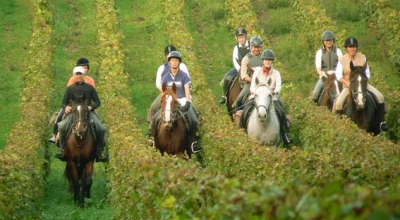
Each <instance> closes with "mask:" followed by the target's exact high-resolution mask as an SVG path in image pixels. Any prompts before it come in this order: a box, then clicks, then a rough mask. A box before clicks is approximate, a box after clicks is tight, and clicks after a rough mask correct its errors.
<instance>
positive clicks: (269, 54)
mask: <svg viewBox="0 0 400 220" xmlns="http://www.w3.org/2000/svg"><path fill="white" fill-rule="evenodd" d="M261 59H262V60H275V54H274V52H273V51H272V50H271V49H266V50H264V51H263V52H262V53H261Z"/></svg>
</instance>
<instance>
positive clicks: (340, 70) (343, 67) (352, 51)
mask: <svg viewBox="0 0 400 220" xmlns="http://www.w3.org/2000/svg"><path fill="white" fill-rule="evenodd" d="M344 46H345V48H346V52H347V53H346V54H345V55H344V56H343V57H341V58H340V59H339V61H340V62H339V63H338V65H337V67H336V72H335V75H336V78H337V79H338V80H339V81H340V82H341V83H342V84H343V90H342V92H341V93H340V94H339V96H338V97H337V99H336V101H335V104H334V108H333V109H332V111H333V112H336V113H338V114H343V104H344V100H345V98H346V97H347V95H348V94H349V92H350V89H349V88H350V72H351V69H350V62H352V63H353V65H354V66H364V64H366V65H367V66H366V69H365V74H366V76H367V77H368V78H370V75H371V73H370V69H369V66H368V63H367V58H366V57H365V55H363V54H360V53H358V52H357V49H358V41H357V39H356V38H354V37H349V38H347V39H346V40H345V43H344ZM367 90H368V91H369V92H371V93H373V97H374V98H375V99H376V102H377V109H378V118H379V121H380V129H381V131H387V130H388V127H387V124H386V121H385V113H386V110H385V101H384V98H383V95H382V94H381V93H380V92H379V91H378V90H377V89H375V88H374V87H373V86H371V85H370V84H368V86H367Z"/></svg>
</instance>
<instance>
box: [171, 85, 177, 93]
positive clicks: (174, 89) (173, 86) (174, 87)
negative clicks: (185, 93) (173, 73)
mask: <svg viewBox="0 0 400 220" xmlns="http://www.w3.org/2000/svg"><path fill="white" fill-rule="evenodd" d="M172 91H174V93H176V85H175V83H172Z"/></svg>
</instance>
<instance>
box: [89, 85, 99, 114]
mask: <svg viewBox="0 0 400 220" xmlns="http://www.w3.org/2000/svg"><path fill="white" fill-rule="evenodd" d="M91 93H92V100H93V102H92V105H91V106H92V109H96V108H98V107H100V105H101V102H100V98H99V95H98V94H97V92H96V90H95V89H94V88H93V87H91Z"/></svg>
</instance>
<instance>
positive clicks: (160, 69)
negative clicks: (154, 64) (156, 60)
mask: <svg viewBox="0 0 400 220" xmlns="http://www.w3.org/2000/svg"><path fill="white" fill-rule="evenodd" d="M163 71H164V64H163V65H161V66H159V67H158V69H157V75H156V87H157V89H158V90H160V92H161V93H162V78H161V74H162V72H163Z"/></svg>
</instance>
